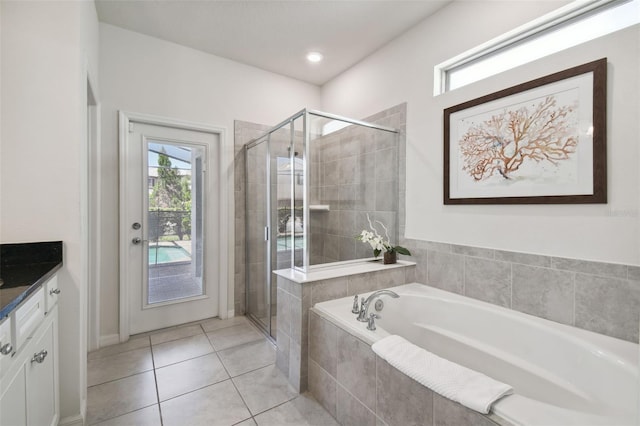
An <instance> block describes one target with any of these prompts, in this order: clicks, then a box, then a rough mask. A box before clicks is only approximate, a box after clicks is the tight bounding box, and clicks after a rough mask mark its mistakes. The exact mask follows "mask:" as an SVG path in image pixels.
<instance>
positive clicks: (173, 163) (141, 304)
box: [123, 123, 219, 334]
mask: <svg viewBox="0 0 640 426" xmlns="http://www.w3.org/2000/svg"><path fill="white" fill-rule="evenodd" d="M127 140H128V144H127V146H126V153H125V155H126V156H127V159H126V163H127V166H128V168H127V170H126V176H127V177H126V189H125V192H126V194H125V199H126V203H125V206H126V207H125V208H126V212H125V217H126V218H125V219H124V220H125V223H124V226H126V227H127V233H126V234H127V235H128V237H127V238H128V240H127V244H125V245H123V247H124V249H123V250H124V251H125V253H124V256H123V259H124V261H125V262H127V274H126V277H127V286H126V288H127V290H128V308H129V319H130V321H129V330H130V334H135V333H140V332H144V331H149V330H155V329H158V328H163V327H168V326H173V325H177V324H182V323H186V322H190V321H196V320H199V319H203V318H209V317H213V316H216V315H217V314H218V284H217V282H216V281H217V280H216V279H215V278H214V277H215V273H216V271H217V269H218V261H217V256H216V254H215V253H212V250H210V249H209V248H210V247H212V246H214V245H213V244H209V243H210V241H215V240H214V239H215V238H217V229H218V224H217V221H218V217H217V211H218V209H217V207H216V204H217V202H218V199H219V197H218V195H217V191H218V190H217V185H216V182H215V181H214V180H212V179H213V175H214V173H211V174H209V173H207V164H217V158H216V156H217V155H218V154H217V152H218V149H217V146H218V143H219V141H218V135H216V134H212V133H205V132H198V131H192V130H184V129H177V128H172V127H165V126H160V125H152V124H143V123H131V126H130V128H129V135H128V139H127Z"/></svg>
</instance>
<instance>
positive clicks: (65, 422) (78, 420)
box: [58, 414, 84, 426]
mask: <svg viewBox="0 0 640 426" xmlns="http://www.w3.org/2000/svg"><path fill="white" fill-rule="evenodd" d="M72 425H78V426H82V425H84V417H82V414H76V415H74V416H67V417H65V418H64V419H62V420H60V423H58V426H72Z"/></svg>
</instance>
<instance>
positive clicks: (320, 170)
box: [245, 109, 399, 338]
mask: <svg viewBox="0 0 640 426" xmlns="http://www.w3.org/2000/svg"><path fill="white" fill-rule="evenodd" d="M397 133H398V131H397V130H396V129H393V128H389V127H385V126H382V125H378V124H372V123H367V122H364V121H360V120H352V119H349V118H345V117H339V116H336V115H333V114H329V113H324V112H320V111H312V110H306V109H305V110H302V111H300V112H298V113H296V114H294V115H293V116H291V117H289V118H288V119H286V120H285V121H283V122H282V123H280V124H278V125H277V126H275V127H273V128H272V129H271V130H269V131H268V132H266V133H265V134H264V135H262V136H261V137H259V138H257V139H254V140H253V141H251V142H249V143H247V144H246V145H245V164H246V167H245V170H246V176H245V185H246V191H245V194H246V199H245V212H246V214H245V218H246V223H245V242H246V253H245V255H246V257H245V259H246V265H245V271H246V311H247V315H248V316H249V317H250V318H251V319H253V320H254V322H256V323H257V324H258V325H259V326H260V327H262V328H263V329H264V330H265V331H266V332H267V333H268V334H269V335H270V336H272V337H273V338H275V336H276V329H277V318H276V311H277V309H276V307H277V286H276V282H275V278H274V277H273V274H272V272H273V271H274V270H277V269H285V268H295V269H297V270H299V271H300V272H309V271H311V270H313V269H316V268H320V267H322V266H324V265H326V264H329V263H333V262H343V261H354V260H357V259H367V258H371V257H372V250H371V248H370V247H369V246H367V245H365V244H363V243H361V242H359V241H357V240H356V238H355V237H356V236H357V235H358V234H359V233H360V232H361V231H362V230H363V229H369V226H370V225H369V222H371V223H372V224H373V225H374V226H375V227H376V228H377V229H378V230H379V232H380V233H382V234H383V235H384V232H385V231H384V229H383V228H382V226H381V225H384V228H386V232H387V234H388V237H389V239H390V240H392V242H397V235H398V192H399V191H398V142H397Z"/></svg>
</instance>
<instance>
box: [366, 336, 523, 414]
mask: <svg viewBox="0 0 640 426" xmlns="http://www.w3.org/2000/svg"><path fill="white" fill-rule="evenodd" d="M371 348H372V349H373V351H374V352H375V353H377V354H378V355H379V356H380V357H381V358H382V359H384V360H386V361H387V362H388V363H389V364H391V365H392V366H394V367H395V368H397V369H398V370H400V371H402V372H403V373H404V374H406V375H407V376H409V377H411V378H412V379H414V380H416V381H417V382H419V383H421V384H422V385H424V386H426V387H428V388H429V389H431V390H433V391H434V392H437V393H439V394H440V395H442V396H444V397H445V398H449V399H451V400H453V401H456V402H459V403H460V404H462V405H464V406H466V407H469V408H471V409H472V410H476V411H479V412H481V413H484V414H487V413H488V412H489V410H490V409H491V404H493V403H494V402H495V401H497V400H498V399H500V398H502V397H503V396H505V395H510V394H512V393H513V388H512V387H511V386H509V385H506V384H504V383H501V382H498V381H497V380H494V379H492V378H491V377H487V376H485V375H484V374H482V373H478V372H477V371H473V370H470V369H468V368H466V367H463V366H461V365H458V364H455V363H453V362H451V361H447V360H446V359H444V358H440V357H439V356H437V355H435V354H432V353H431V352H429V351H427V350H425V349H423V348H421V347H419V346H416V345H414V344H413V343H411V342H409V341H407V340H405V339H403V338H402V337H400V336H395V335H393V336H388V337H385V338H383V339H381V340H379V341H377V342H376V343H374V344H373V346H371Z"/></svg>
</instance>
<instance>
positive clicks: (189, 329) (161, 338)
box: [149, 324, 204, 345]
mask: <svg viewBox="0 0 640 426" xmlns="http://www.w3.org/2000/svg"><path fill="white" fill-rule="evenodd" d="M202 333H204V332H203V331H202V327H200V324H192V325H187V326H180V327H173V328H169V329H166V330H163V331H160V332H158V333H155V334H152V335H150V336H149V337H150V338H151V344H152V345H157V344H159V343H165V342H170V341H172V340H178V339H182V338H184V337H189V336H196V335H198V334H202Z"/></svg>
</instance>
